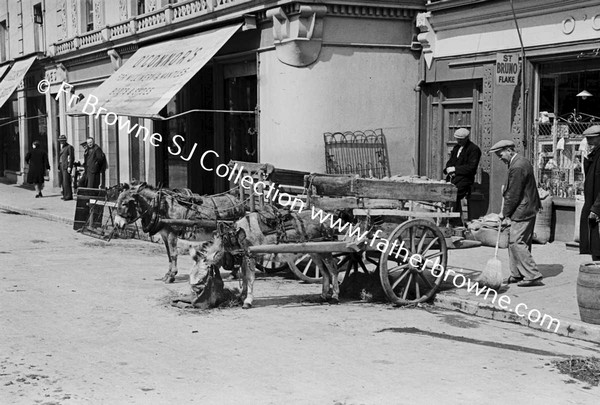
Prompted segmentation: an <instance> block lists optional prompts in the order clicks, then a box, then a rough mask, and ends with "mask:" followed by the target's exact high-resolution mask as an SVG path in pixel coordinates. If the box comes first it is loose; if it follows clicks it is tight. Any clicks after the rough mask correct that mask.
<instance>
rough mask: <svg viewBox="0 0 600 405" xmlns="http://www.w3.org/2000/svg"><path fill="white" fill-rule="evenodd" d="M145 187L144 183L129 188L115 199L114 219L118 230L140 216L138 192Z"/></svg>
mask: <svg viewBox="0 0 600 405" xmlns="http://www.w3.org/2000/svg"><path fill="white" fill-rule="evenodd" d="M144 186H145V183H142V184H140V185H137V186H134V187H129V186H127V187H126V188H125V190H124V191H123V192H122V193H121V194H119V198H117V215H116V217H115V225H116V226H118V227H119V228H121V229H122V228H124V227H125V225H127V224H128V223H130V222H133V221H134V220H135V219H136V218H138V217H139V216H140V215H141V214H142V209H141V207H140V204H139V198H141V197H140V196H139V194H138V192H139V191H140V190H141V189H142V188H143V187H144Z"/></svg>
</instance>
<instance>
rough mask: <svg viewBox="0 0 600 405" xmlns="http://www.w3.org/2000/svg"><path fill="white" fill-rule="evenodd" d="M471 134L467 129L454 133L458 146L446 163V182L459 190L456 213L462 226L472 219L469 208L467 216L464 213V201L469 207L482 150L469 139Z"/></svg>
mask: <svg viewBox="0 0 600 405" xmlns="http://www.w3.org/2000/svg"><path fill="white" fill-rule="evenodd" d="M470 135H471V133H470V132H469V130H468V129H466V128H458V129H457V130H456V131H455V132H454V138H456V143H457V144H456V146H455V147H454V148H453V149H452V152H451V153H450V159H448V162H447V163H446V168H445V169H444V174H445V175H446V180H448V181H450V182H451V183H452V184H454V185H455V186H456V188H457V189H458V193H457V195H456V203H455V205H454V212H459V213H460V214H461V219H459V222H460V224H458V223H457V225H461V226H462V225H463V223H464V222H465V221H466V220H468V219H470V218H469V208H467V213H466V216H463V213H462V200H463V198H466V199H467V207H468V206H469V198H470V197H471V187H472V186H473V183H475V175H476V174H477V166H479V159H481V149H479V146H477V145H475V144H474V143H473V142H471V140H470V139H469V136H470Z"/></svg>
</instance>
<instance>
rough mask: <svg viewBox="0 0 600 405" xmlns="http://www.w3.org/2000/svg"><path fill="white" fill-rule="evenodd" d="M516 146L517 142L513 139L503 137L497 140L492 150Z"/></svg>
mask: <svg viewBox="0 0 600 405" xmlns="http://www.w3.org/2000/svg"><path fill="white" fill-rule="evenodd" d="M514 147H515V143H514V142H513V141H509V140H508V139H503V140H501V141H498V142H496V143H495V144H494V145H493V146H492V147H491V148H490V152H489V153H492V152H497V151H499V150H502V149H504V148H514Z"/></svg>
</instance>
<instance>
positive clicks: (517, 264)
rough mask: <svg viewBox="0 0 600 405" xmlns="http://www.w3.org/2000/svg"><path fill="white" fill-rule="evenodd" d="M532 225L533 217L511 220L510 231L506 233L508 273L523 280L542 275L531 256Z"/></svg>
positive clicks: (533, 223)
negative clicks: (524, 219)
mask: <svg viewBox="0 0 600 405" xmlns="http://www.w3.org/2000/svg"><path fill="white" fill-rule="evenodd" d="M534 227H535V217H533V218H531V219H528V220H526V221H512V222H511V224H510V233H509V234H508V259H509V261H510V275H511V276H513V277H515V278H523V280H525V281H530V280H535V279H538V278H541V277H542V274H541V273H540V272H539V271H538V270H537V265H536V264H535V261H534V260H533V256H531V243H532V242H533V229H534Z"/></svg>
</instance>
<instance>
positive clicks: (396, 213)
mask: <svg viewBox="0 0 600 405" xmlns="http://www.w3.org/2000/svg"><path fill="white" fill-rule="evenodd" d="M352 212H353V213H354V215H371V216H375V215H383V216H391V217H412V218H460V212H432V211H409V210H386V209H361V208H356V209H354V210H353V211H352Z"/></svg>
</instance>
